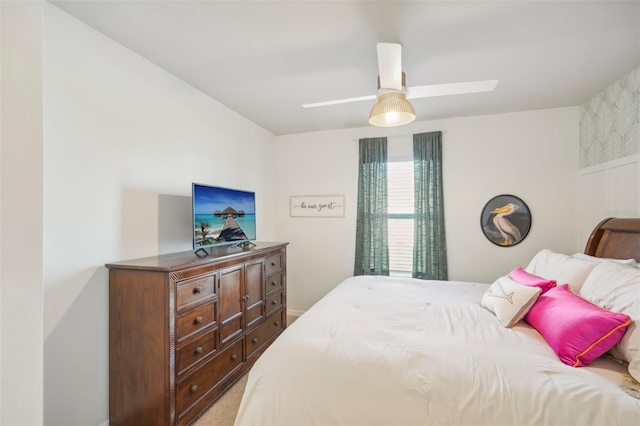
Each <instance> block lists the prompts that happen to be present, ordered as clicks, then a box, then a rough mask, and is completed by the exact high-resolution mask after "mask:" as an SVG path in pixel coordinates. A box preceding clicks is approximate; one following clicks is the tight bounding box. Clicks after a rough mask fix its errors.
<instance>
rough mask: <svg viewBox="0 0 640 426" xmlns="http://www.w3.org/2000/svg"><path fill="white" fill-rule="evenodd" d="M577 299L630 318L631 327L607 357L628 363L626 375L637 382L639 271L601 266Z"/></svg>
mask: <svg viewBox="0 0 640 426" xmlns="http://www.w3.org/2000/svg"><path fill="white" fill-rule="evenodd" d="M580 296H582V297H583V298H585V299H587V300H588V301H589V302H591V303H593V304H594V305H598V306H600V307H601V308H604V309H606V310H609V311H613V312H619V313H622V314H625V315H628V316H629V317H630V318H631V324H629V327H627V332H626V333H625V334H624V337H623V338H622V340H620V342H619V343H618V344H617V345H615V346H614V347H613V348H612V349H611V354H612V355H613V356H614V357H616V358H618V359H622V360H624V361H627V362H628V363H629V374H631V375H632V376H633V378H634V379H636V380H638V381H640V327H639V325H640V269H637V268H634V267H631V266H627V265H622V264H619V263H613V262H602V263H599V264H598V266H596V267H595V268H594V269H593V271H591V274H589V276H588V277H587V279H586V281H585V282H584V285H583V286H582V288H581V289H580Z"/></svg>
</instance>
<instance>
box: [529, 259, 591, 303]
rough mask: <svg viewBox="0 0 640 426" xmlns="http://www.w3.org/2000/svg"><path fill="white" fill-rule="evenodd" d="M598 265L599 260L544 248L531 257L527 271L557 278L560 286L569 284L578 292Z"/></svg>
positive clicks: (544, 276)
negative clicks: (586, 258) (590, 259)
mask: <svg viewBox="0 0 640 426" xmlns="http://www.w3.org/2000/svg"><path fill="white" fill-rule="evenodd" d="M597 265H598V263H597V262H591V261H588V260H583V259H578V258H575V257H571V256H567V255H566V254H562V253H556V252H553V251H551V250H548V249H544V250H540V251H539V252H538V254H536V255H535V256H534V257H533V259H531V262H530V263H529V265H528V266H527V267H526V268H525V271H527V272H528V273H530V274H533V275H537V276H539V277H542V278H544V279H547V280H556V282H557V283H558V286H561V285H563V284H569V288H570V289H571V291H572V292H574V293H575V294H578V292H579V291H580V287H582V284H583V283H584V280H586V279H587V276H588V275H589V273H590V272H591V271H592V270H593V268H595V267H596V266H597Z"/></svg>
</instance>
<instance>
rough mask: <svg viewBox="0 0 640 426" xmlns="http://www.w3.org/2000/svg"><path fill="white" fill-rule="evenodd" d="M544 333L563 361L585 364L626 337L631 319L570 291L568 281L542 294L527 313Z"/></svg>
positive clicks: (535, 326)
mask: <svg viewBox="0 0 640 426" xmlns="http://www.w3.org/2000/svg"><path fill="white" fill-rule="evenodd" d="M524 319H525V321H527V322H528V323H529V324H531V325H532V326H533V327H534V328H535V329H536V330H538V331H539V332H540V334H542V336H543V337H544V338H545V340H546V341H547V343H548V344H549V346H551V348H552V349H553V350H554V352H555V353H556V355H558V357H559V358H560V360H561V361H562V362H564V363H565V364H567V365H570V366H572V367H584V366H585V365H589V364H590V363H591V362H592V361H593V360H595V359H596V358H598V357H599V356H600V355H602V354H603V353H605V352H607V351H608V350H609V349H611V348H612V347H613V346H614V345H615V344H616V343H618V342H619V341H620V339H622V336H624V333H625V331H626V329H627V326H628V325H629V324H630V323H631V319H630V318H629V317H628V316H627V315H624V314H618V313H615V312H610V311H607V310H605V309H602V308H600V307H599V306H596V305H594V304H592V303H590V302H588V301H586V300H584V299H583V298H581V297H580V296H576V295H575V294H573V293H572V292H571V291H569V285H568V284H564V285H561V286H558V287H555V288H552V289H551V290H549V291H547V292H546V293H545V294H542V295H540V297H539V298H538V300H537V301H536V303H535V304H534V305H533V307H532V308H531V310H530V311H529V313H527V315H526V316H525V317H524Z"/></svg>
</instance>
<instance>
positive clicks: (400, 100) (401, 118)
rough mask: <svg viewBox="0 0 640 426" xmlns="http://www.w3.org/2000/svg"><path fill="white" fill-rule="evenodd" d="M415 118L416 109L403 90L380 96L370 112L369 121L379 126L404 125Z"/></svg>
mask: <svg viewBox="0 0 640 426" xmlns="http://www.w3.org/2000/svg"><path fill="white" fill-rule="evenodd" d="M415 118H416V111H415V110H414V109H413V105H411V103H410V102H409V101H408V100H407V96H406V95H405V94H404V93H402V92H392V93H385V94H384V95H380V96H378V101H377V102H376V104H375V105H374V106H373V108H371V112H370V113H369V123H370V124H372V125H374V126H379V127H393V126H402V125H403V124H408V123H411V122H412V121H413V120H414V119H415Z"/></svg>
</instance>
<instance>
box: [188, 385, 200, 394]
mask: <svg viewBox="0 0 640 426" xmlns="http://www.w3.org/2000/svg"><path fill="white" fill-rule="evenodd" d="M189 390H190V391H191V393H196V392H198V385H193V386H191V388H189Z"/></svg>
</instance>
